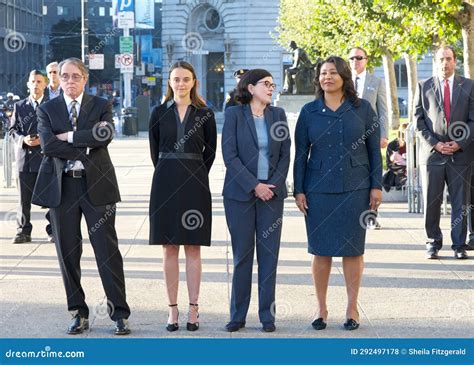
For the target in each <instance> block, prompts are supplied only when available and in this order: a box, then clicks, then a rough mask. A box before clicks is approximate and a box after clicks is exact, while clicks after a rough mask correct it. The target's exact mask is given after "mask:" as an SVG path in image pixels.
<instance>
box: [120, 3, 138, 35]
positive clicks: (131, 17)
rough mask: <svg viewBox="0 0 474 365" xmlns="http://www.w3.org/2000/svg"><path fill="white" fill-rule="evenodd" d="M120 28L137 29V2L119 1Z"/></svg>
mask: <svg viewBox="0 0 474 365" xmlns="http://www.w3.org/2000/svg"><path fill="white" fill-rule="evenodd" d="M117 9H118V14H117V19H118V27H119V28H122V29H123V28H134V27H135V12H134V10H135V1H134V0H118V4H117Z"/></svg>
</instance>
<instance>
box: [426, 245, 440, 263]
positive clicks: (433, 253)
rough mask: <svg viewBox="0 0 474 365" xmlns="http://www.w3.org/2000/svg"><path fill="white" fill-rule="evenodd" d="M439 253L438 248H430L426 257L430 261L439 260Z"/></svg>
mask: <svg viewBox="0 0 474 365" xmlns="http://www.w3.org/2000/svg"><path fill="white" fill-rule="evenodd" d="M438 252H439V250H438V249H437V248H436V247H433V246H430V247H428V249H427V250H426V255H425V257H426V258H427V259H428V260H437V259H439V256H438Z"/></svg>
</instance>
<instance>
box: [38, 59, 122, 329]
mask: <svg viewBox="0 0 474 365" xmlns="http://www.w3.org/2000/svg"><path fill="white" fill-rule="evenodd" d="M59 75H60V80H61V88H62V89H63V91H64V93H63V94H62V95H60V96H58V97H56V98H54V99H53V100H51V101H49V102H48V103H46V104H45V105H42V106H40V107H39V108H38V131H39V134H40V139H41V147H42V148H43V152H44V155H45V157H44V158H43V161H42V163H41V167H40V171H39V175H38V180H37V182H36V186H35V190H34V196H33V203H34V204H38V205H43V206H47V207H50V208H51V222H52V225H53V232H54V237H55V240H56V250H57V254H58V258H59V265H60V268H61V273H62V276H63V281H64V285H65V288H66V294H67V303H68V310H69V311H71V312H72V313H73V315H74V318H73V321H72V323H71V324H70V325H69V328H68V330H67V333H68V334H72V335H74V334H80V333H82V332H83V331H84V330H87V329H88V328H89V320H88V318H89V308H88V306H87V304H86V301H85V294H84V290H83V289H82V286H81V267H80V260H81V254H82V233H81V218H82V216H84V218H85V220H86V223H87V228H88V232H89V239H90V242H91V245H92V247H93V248H94V253H95V257H96V261H97V266H98V269H99V274H100V278H101V280H102V285H103V287H104V291H105V294H106V296H107V307H108V310H109V316H110V318H111V319H112V320H113V321H115V334H116V335H127V334H129V333H130V329H129V327H128V323H127V318H128V317H129V315H130V308H129V306H128V304H127V302H126V297H125V279H124V272H123V261H122V255H121V254H120V251H119V248H118V242H117V234H116V232H115V203H116V202H118V201H120V193H119V189H118V183H117V178H116V176H115V170H114V166H113V165H112V161H111V159H110V156H109V152H108V150H107V145H108V144H109V143H110V141H111V140H112V138H113V123H112V110H111V105H110V104H109V103H108V102H107V100H104V99H101V98H99V97H95V96H91V95H88V94H86V93H85V92H84V87H85V85H86V83H87V79H88V76H89V74H88V70H87V68H86V67H85V66H84V64H83V63H82V61H81V60H79V59H77V58H68V59H66V60H64V61H62V62H61V63H60V65H59Z"/></svg>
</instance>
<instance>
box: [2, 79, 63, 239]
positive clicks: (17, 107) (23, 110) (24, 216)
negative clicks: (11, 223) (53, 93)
mask: <svg viewBox="0 0 474 365" xmlns="http://www.w3.org/2000/svg"><path fill="white" fill-rule="evenodd" d="M27 86H28V90H29V92H30V96H29V97H27V98H26V99H23V100H20V101H18V102H17V103H16V104H14V107H13V113H12V117H11V124H12V127H11V128H10V133H11V135H12V137H13V140H14V142H15V143H14V147H13V148H14V151H15V168H16V173H17V179H18V180H17V187H18V197H19V206H18V211H17V233H16V236H15V237H14V238H13V243H27V242H31V232H32V230H33V225H32V224H31V200H32V198H33V189H34V187H35V184H36V179H37V178H38V171H39V168H40V165H41V160H42V159H43V155H42V153H41V146H40V136H39V134H38V121H37V119H36V108H38V106H40V105H41V104H43V103H45V102H46V101H48V97H47V96H45V95H44V89H45V87H46V80H45V77H44V75H43V74H42V73H41V71H38V70H32V71H31V72H30V73H29V76H28V83H27ZM46 218H47V220H48V221H49V211H48V212H47V213H46ZM46 233H47V234H48V239H49V241H50V242H53V240H54V239H53V234H52V233H53V232H52V228H51V224H49V222H48V224H47V225H46Z"/></svg>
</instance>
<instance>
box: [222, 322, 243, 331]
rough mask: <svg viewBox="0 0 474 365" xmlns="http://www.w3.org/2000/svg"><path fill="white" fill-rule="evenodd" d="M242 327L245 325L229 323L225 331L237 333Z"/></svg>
mask: <svg viewBox="0 0 474 365" xmlns="http://www.w3.org/2000/svg"><path fill="white" fill-rule="evenodd" d="M244 327H245V323H240V322H229V323H227V324H226V326H225V329H226V331H227V332H237V331H238V330H240V329H241V328H244Z"/></svg>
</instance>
